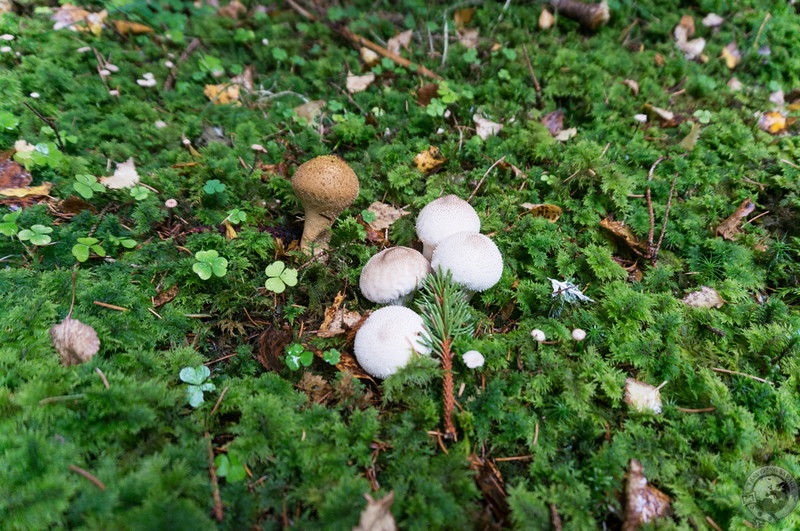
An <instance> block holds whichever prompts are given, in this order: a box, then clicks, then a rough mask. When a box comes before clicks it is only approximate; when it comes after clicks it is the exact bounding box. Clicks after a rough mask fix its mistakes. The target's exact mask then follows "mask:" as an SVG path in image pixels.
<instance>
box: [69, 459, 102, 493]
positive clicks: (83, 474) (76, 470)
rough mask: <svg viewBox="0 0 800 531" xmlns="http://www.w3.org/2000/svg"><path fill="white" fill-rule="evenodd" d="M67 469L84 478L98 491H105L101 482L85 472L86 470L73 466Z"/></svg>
mask: <svg viewBox="0 0 800 531" xmlns="http://www.w3.org/2000/svg"><path fill="white" fill-rule="evenodd" d="M69 469H70V470H72V471H73V472H77V473H78V474H80V475H81V476H83V477H85V478H86V479H88V480H89V481H91V482H92V483H94V484H95V486H96V487H97V488H98V489H100V490H106V486H105V484H104V483H103V482H102V481H100V480H99V479H97V476H94V475H93V474H91V473H90V472H87V471H86V470H84V469H82V468H81V467H79V466H75V465H69Z"/></svg>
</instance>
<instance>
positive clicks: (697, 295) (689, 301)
mask: <svg viewBox="0 0 800 531" xmlns="http://www.w3.org/2000/svg"><path fill="white" fill-rule="evenodd" d="M681 302H683V303H684V304H686V305H687V306H692V307H694V308H721V307H722V305H723V304H725V303H726V302H727V301H726V300H725V299H723V298H722V296H720V294H719V293H717V290H715V289H714V288H709V287H708V286H700V291H693V292H691V293H688V294H687V295H686V296H685V297H684V298H682V299H681Z"/></svg>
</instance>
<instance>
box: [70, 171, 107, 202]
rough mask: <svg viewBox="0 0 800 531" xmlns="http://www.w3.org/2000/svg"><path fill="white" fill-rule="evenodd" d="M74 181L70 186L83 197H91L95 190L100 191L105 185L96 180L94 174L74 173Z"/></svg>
mask: <svg viewBox="0 0 800 531" xmlns="http://www.w3.org/2000/svg"><path fill="white" fill-rule="evenodd" d="M75 181H76V182H75V183H73V185H72V187H73V188H75V191H76V192H78V194H79V195H80V196H81V197H83V198H84V199H91V198H92V197H93V196H94V193H95V192H102V191H103V190H105V189H106V187H105V186H103V185H102V184H100V183H99V182H97V177H95V176H94V175H83V174H81V175H76V176H75Z"/></svg>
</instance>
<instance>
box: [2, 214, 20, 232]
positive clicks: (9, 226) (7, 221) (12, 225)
mask: <svg viewBox="0 0 800 531" xmlns="http://www.w3.org/2000/svg"><path fill="white" fill-rule="evenodd" d="M21 213H22V210H17V211H16V212H11V213H9V214H5V215H3V221H2V222H0V234H3V235H5V236H14V235H15V234H16V233H17V232H19V227H18V226H17V223H16V221H17V218H18V217H19V215H20V214H21Z"/></svg>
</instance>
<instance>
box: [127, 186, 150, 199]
mask: <svg viewBox="0 0 800 531" xmlns="http://www.w3.org/2000/svg"><path fill="white" fill-rule="evenodd" d="M130 194H131V197H133V198H134V199H136V200H137V201H142V200H144V199H147V196H149V195H150V190H148V189H147V188H145V187H144V186H134V187H133V188H131V191H130Z"/></svg>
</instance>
